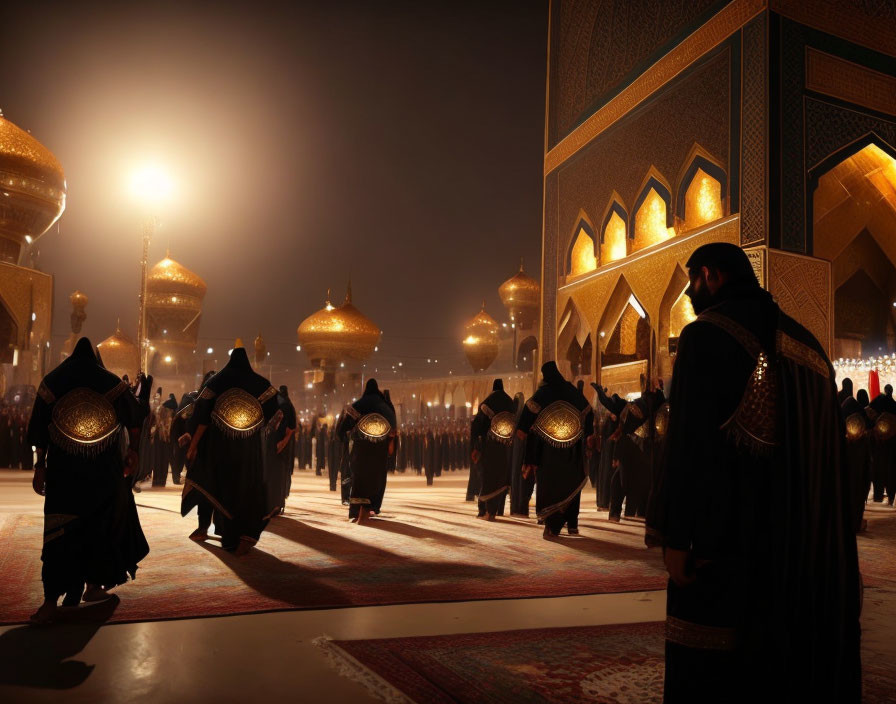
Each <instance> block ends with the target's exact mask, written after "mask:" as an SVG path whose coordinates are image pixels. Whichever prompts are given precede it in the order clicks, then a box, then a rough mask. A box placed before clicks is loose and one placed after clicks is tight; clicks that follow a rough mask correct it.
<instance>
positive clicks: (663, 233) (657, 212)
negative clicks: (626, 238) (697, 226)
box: [632, 177, 675, 252]
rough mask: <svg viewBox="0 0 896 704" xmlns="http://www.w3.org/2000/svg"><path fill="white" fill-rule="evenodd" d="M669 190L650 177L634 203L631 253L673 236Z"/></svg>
mask: <svg viewBox="0 0 896 704" xmlns="http://www.w3.org/2000/svg"><path fill="white" fill-rule="evenodd" d="M671 203H672V196H671V194H670V193H669V189H668V188H666V186H664V185H663V184H662V183H660V182H659V181H658V180H657V179H656V178H653V177H650V178H649V179H648V180H647V183H646V184H645V186H644V188H643V189H642V191H641V196H640V197H639V198H638V200H637V201H636V203H635V227H634V230H633V232H632V240H633V242H632V251H633V252H637V251H638V250H640V249H644V248H645V247H650V246H652V245H655V244H659V243H660V242H665V241H666V240H668V239H670V238H671V237H674V236H675V228H674V227H673V223H672V213H671Z"/></svg>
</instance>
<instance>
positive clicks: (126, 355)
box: [96, 327, 138, 380]
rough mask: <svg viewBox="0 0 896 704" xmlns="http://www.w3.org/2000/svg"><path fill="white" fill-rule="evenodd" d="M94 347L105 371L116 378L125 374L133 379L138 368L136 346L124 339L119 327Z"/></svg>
mask: <svg viewBox="0 0 896 704" xmlns="http://www.w3.org/2000/svg"><path fill="white" fill-rule="evenodd" d="M96 347H97V349H98V350H99V351H100V355H101V356H102V358H103V365H104V366H105V367H106V369H108V370H109V371H110V372H112V373H113V374H117V375H118V376H123V375H124V374H127V375H129V376H130V378H131V379H132V380H133V379H134V378H135V376H134V375H135V374H136V373H137V367H138V354H137V345H135V344H134V343H133V342H131V341H130V340H129V339H128V338H127V337H125V335H124V333H123V332H122V331H121V327H116V328H115V332H114V333H113V334H112V335H110V336H109V337H107V338H106V339H105V340H103V341H102V342H101V343H99V344H98V345H97V346H96Z"/></svg>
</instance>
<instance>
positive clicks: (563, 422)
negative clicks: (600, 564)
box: [517, 361, 594, 539]
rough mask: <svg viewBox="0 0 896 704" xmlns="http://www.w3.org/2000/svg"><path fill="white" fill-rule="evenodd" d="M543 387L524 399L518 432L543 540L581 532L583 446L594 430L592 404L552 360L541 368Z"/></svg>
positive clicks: (583, 472) (524, 469) (584, 479)
mask: <svg viewBox="0 0 896 704" xmlns="http://www.w3.org/2000/svg"><path fill="white" fill-rule="evenodd" d="M541 375H542V379H543V381H544V383H543V384H542V385H541V386H540V387H539V388H538V389H537V390H536V392H535V394H534V395H533V396H532V398H530V399H529V400H528V401H526V406H525V408H524V409H523V414H522V416H520V420H519V424H518V426H517V433H519V434H521V436H522V437H525V439H526V455H525V463H524V465H523V474H524V475H526V474H530V473H533V472H534V473H535V476H536V479H535V484H536V486H535V490H536V494H535V509H536V511H537V514H538V518H539V520H541V521H543V522H544V538H546V539H551V538H555V537H557V536H558V535H560V531H561V529H562V528H563V526H564V525H565V526H566V527H567V531H568V532H569V534H570V535H577V534H578V532H579V502H580V499H581V492H582V489H584V488H585V484H587V483H588V475H587V473H586V470H585V456H586V454H587V451H586V445H587V444H590V443H591V440H590V438H591V433H592V432H593V429H594V420H593V414H594V411H593V410H592V409H591V404H589V403H588V400H587V399H586V398H585V397H584V396H583V395H582V392H581V391H579V390H578V389H577V388H576V387H575V386H573V385H572V384H570V383H569V382H568V381H566V379H564V378H563V375H562V374H561V373H560V370H559V369H557V363H556V362H553V361H551V362H547V363H545V364H544V365H543V366H542V368H541Z"/></svg>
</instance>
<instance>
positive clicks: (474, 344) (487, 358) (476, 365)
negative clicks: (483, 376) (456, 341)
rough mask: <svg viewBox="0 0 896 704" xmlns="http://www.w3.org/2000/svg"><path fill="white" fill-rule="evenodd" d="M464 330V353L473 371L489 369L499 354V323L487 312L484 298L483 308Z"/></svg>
mask: <svg viewBox="0 0 896 704" xmlns="http://www.w3.org/2000/svg"><path fill="white" fill-rule="evenodd" d="M464 330H465V333H466V336H465V337H464V340H463V345H464V354H465V355H466V357H467V361H468V362H469V363H470V366H471V367H473V371H477V372H481V371H484V370H485V369H488V368H489V367H490V366H491V364H492V362H494V361H495V358H496V357H497V356H498V351H499V349H500V341H499V340H498V323H497V322H496V321H495V319H494V318H492V316H490V315H489V314H488V313H486V311H485V301H484V300H483V301H482V309H481V310H480V311H479V312H478V313H477V314H476V315H475V316H473V317H472V318H471V319H470V320H469V321H468V322H467V324H466V325H465V326H464Z"/></svg>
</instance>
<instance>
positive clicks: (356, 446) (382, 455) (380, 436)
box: [336, 379, 395, 524]
mask: <svg viewBox="0 0 896 704" xmlns="http://www.w3.org/2000/svg"><path fill="white" fill-rule="evenodd" d="M336 432H337V434H338V435H339V437H341V438H347V437H348V435H349V433H351V439H352V449H351V454H350V456H349V463H350V466H351V475H352V491H351V497H350V498H349V508H348V516H349V518H350V519H352V521H357V523H358V524H361V523H363V522H364V521H366V520H367V519H368V518H369V517H370V514H371V513H375V514H379V512H380V508H381V506H382V504H383V495H384V494H385V492H386V473H387V466H388V461H389V457H390V456H391V455H392V454H393V453H394V451H395V411H394V409H393V408H392V407H391V406H390V405H389V404H388V403H387V402H386V398H385V396H383V394H382V393H380V390H379V387H378V386H377V383H376V379H369V380H368V381H367V384H366V386H365V387H364V395H363V396H361V398H359V399H358V400H357V401H355V402H354V403H353V404H352V405H350V406H346V408H345V412H344V413H343V414H342V416H341V418H340V419H339V425H338V427H337V429H336Z"/></svg>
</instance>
